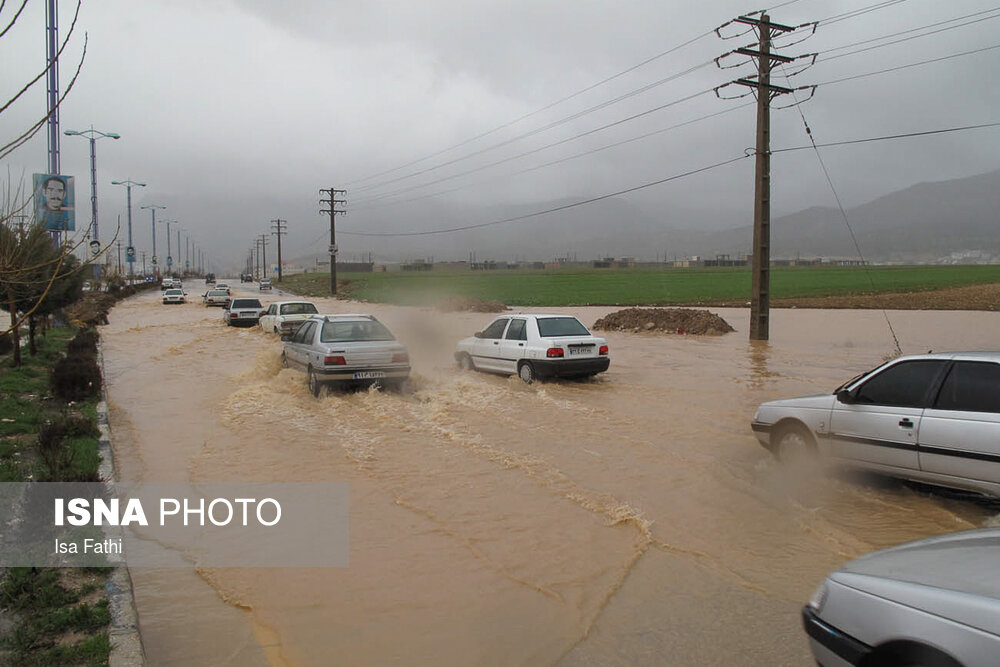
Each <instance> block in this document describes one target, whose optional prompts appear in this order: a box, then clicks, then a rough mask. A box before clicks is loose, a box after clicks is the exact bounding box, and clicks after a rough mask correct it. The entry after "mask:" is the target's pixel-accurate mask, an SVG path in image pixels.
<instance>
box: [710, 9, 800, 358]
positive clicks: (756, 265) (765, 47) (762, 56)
mask: <svg viewBox="0 0 1000 667" xmlns="http://www.w3.org/2000/svg"><path fill="white" fill-rule="evenodd" d="M733 22H734V23H742V24H744V25H749V26H751V27H753V28H754V29H755V30H756V31H757V35H758V37H759V50H757V51H754V50H752V49H749V48H740V49H736V50H735V51H734V52H733V53H738V54H740V55H744V56H749V57H750V58H752V59H753V60H755V61H756V62H757V75H756V77H746V78H742V79H737V80H736V81H733V82H731V83H735V84H738V85H741V86H746V87H748V88H751V89H752V90H753V92H754V94H755V95H756V97H757V146H756V151H755V152H756V166H755V180H754V214H753V261H752V268H751V272H752V277H751V290H752V294H751V296H750V340H767V339H768V337H769V335H770V330H769V318H770V310H771V100H772V99H773V98H775V97H777V96H778V95H783V94H786V93H791V92H793V90H792V89H791V88H783V87H781V86H775V85H772V84H771V66H772V65H773V64H774V63H776V62H778V63H789V62H792V61H793V60H795V58H789V57H787V56H781V55H777V54H774V53H771V39H772V37H773V36H774V35H776V34H779V33H786V32H792V31H794V30H795V28H794V27H791V26H786V25H780V24H777V23H772V22H771V19H770V17H769V16H768V15H767V13H766V12H765V13H761V15H760V18H752V17H750V16H740V17H739V18H737V19H735V20H734V21H733ZM716 32H718V31H716ZM716 62H718V61H716ZM726 85H729V84H726ZM717 91H718V89H717Z"/></svg>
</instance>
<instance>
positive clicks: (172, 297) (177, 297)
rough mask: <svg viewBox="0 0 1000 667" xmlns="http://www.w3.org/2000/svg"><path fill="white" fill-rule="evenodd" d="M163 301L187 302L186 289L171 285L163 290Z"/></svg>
mask: <svg viewBox="0 0 1000 667" xmlns="http://www.w3.org/2000/svg"><path fill="white" fill-rule="evenodd" d="M163 303H185V299H184V290H181V289H175V288H173V287H171V288H170V289H168V290H165V291H164V292H163Z"/></svg>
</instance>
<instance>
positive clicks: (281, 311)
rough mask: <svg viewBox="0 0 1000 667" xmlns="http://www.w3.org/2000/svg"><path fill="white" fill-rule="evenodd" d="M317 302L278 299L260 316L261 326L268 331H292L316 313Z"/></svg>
mask: <svg viewBox="0 0 1000 667" xmlns="http://www.w3.org/2000/svg"><path fill="white" fill-rule="evenodd" d="M318 313H319V311H318V310H316V306H315V304H312V303H310V302H308V301H278V302H275V303H272V304H271V305H270V306H268V307H267V312H266V313H264V316H263V317H261V318H260V328H261V329H262V330H263V331H266V332H267V333H290V332H292V331H294V330H295V328H296V327H298V326H299V325H300V324H301V323H302V322H303V321H304V320H305V319H306V318H308V317H309V316H310V315H316V314H318Z"/></svg>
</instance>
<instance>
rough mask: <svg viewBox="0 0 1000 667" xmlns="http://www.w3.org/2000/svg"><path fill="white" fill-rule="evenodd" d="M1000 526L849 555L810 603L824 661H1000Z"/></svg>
mask: <svg viewBox="0 0 1000 667" xmlns="http://www.w3.org/2000/svg"><path fill="white" fill-rule="evenodd" d="M997 562H1000V529H996V528H988V529H985V530H971V531H966V532H962V533H954V534H951V535H942V536H940V537H932V538H930V539H926V540H920V541H917V542H910V543H909V544H903V545H901V546H898V547H893V548H891V549H885V550H884V551H878V552H876V553H873V554H869V555H867V556H862V557H861V558H858V559H857V560H854V561H851V562H850V563H847V564H846V565H844V566H843V567H842V568H840V569H839V570H837V571H836V572H834V573H832V574H831V575H830V576H828V577H827V578H826V581H824V582H823V584H822V585H821V586H820V587H819V588H818V589H817V590H816V592H815V593H813V596H812V598H811V599H810V600H809V603H808V604H807V605H806V606H805V607H804V608H803V610H802V621H803V625H804V626H805V630H806V633H807V634H808V636H809V645H810V648H811V649H812V652H813V656H814V657H815V658H816V662H817V663H818V664H820V665H822V666H823V667H843V666H845V665H864V666H865V667H868V666H871V667H888V666H895V665H900V666H910V667H916V666H924V667H976V666H979V665H983V666H985V665H996V664H998V662H1000V661H998V656H1000V573H998V570H997V567H996V564H997Z"/></svg>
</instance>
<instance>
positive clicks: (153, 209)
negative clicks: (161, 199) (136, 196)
mask: <svg viewBox="0 0 1000 667" xmlns="http://www.w3.org/2000/svg"><path fill="white" fill-rule="evenodd" d="M139 208H148V209H149V212H150V213H152V214H153V260H152V261H153V273H154V274H155V275H157V276H159V275H160V267H159V266H157V259H156V209H160V210H163V209H165V208H167V207H166V206H160V205H159V204H150V205H149V206H140V207H139Z"/></svg>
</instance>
